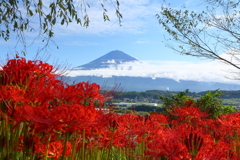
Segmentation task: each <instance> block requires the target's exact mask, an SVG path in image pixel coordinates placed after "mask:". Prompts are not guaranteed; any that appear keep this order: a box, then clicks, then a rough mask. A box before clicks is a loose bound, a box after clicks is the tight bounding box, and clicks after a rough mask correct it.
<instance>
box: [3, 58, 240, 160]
mask: <svg viewBox="0 0 240 160" xmlns="http://www.w3.org/2000/svg"><path fill="white" fill-rule="evenodd" d="M56 73H57V71H56V70H55V69H54V68H53V66H52V65H49V64H48V63H44V62H42V61H37V60H35V61H27V60H26V59H24V58H21V57H16V58H15V59H11V60H9V61H8V62H7V63H6V64H5V65H4V66H2V70H1V71H0V90H1V91H0V107H1V110H0V118H1V121H0V142H1V143H0V159H3V160H18V159H21V160H50V159H53V160H57V159H60V160H61V159H62V160H63V159H66V160H121V159H123V160H159V159H160V160H181V159H182V160H193V159H194V160H239V159H240V112H235V113H231V114H227V115H222V116H220V117H217V118H215V119H211V118H209V116H208V114H207V113H205V112H201V111H200V109H199V108H197V107H193V106H194V105H193V102H191V101H187V102H186V104H185V105H184V106H173V108H172V109H171V110H168V113H169V115H164V114H159V113H152V114H151V115H150V116H146V117H143V116H137V115H135V114H134V113H128V114H124V115H118V114H117V113H114V112H110V113H105V112H102V111H101V109H100V110H96V109H95V108H96V107H98V108H101V106H102V105H103V104H104V101H105V100H106V98H108V96H109V95H102V94H100V87H99V85H97V84H95V83H92V84H90V83H86V82H81V83H77V84H74V85H68V84H66V83H64V82H63V81H61V80H58V79H57V76H59V75H58V74H56Z"/></svg>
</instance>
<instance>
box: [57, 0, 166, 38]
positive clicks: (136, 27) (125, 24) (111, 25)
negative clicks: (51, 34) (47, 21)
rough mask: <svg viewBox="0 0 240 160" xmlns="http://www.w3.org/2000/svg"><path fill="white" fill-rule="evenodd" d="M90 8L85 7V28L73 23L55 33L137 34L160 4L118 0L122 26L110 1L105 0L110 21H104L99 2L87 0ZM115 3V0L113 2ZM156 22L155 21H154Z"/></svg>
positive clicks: (59, 26)
mask: <svg viewBox="0 0 240 160" xmlns="http://www.w3.org/2000/svg"><path fill="white" fill-rule="evenodd" d="M87 2H88V3H89V4H90V6H91V7H90V8H87V13H88V15H89V18H90V26H89V27H88V28H87V29H85V28H83V27H80V26H79V25H77V24H75V23H74V22H73V23H72V24H71V25H68V26H67V27H66V26H61V25H57V26H56V28H55V33H56V32H57V34H56V35H73V34H77V35H89V34H91V35H99V34H101V35H102V34H103V35H105V34H107V35H109V34H115V33H131V34H139V33H143V32H144V30H145V29H146V28H147V27H149V24H148V23H147V22H149V19H154V20H156V17H155V14H156V13H158V12H159V7H160V5H161V3H160V2H158V1H151V0H137V1H136V0H130V1H129V0H120V1H119V2H120V12H121V14H122V16H123V19H122V27H119V24H118V18H117V16H116V14H115V12H116V10H115V7H114V6H113V5H112V3H110V2H108V1H106V2H105V7H106V9H107V11H108V12H107V15H108V16H109V18H110V20H111V21H110V22H104V20H103V9H102V7H101V5H100V3H99V2H96V1H91V0H90V1H87ZM114 3H115V2H114ZM156 24H157V21H156Z"/></svg>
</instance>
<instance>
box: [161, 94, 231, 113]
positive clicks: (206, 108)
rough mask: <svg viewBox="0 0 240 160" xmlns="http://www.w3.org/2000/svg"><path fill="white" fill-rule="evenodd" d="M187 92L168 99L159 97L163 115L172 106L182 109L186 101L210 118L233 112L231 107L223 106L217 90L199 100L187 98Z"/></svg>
mask: <svg viewBox="0 0 240 160" xmlns="http://www.w3.org/2000/svg"><path fill="white" fill-rule="evenodd" d="M188 93H189V92H188V90H186V91H185V92H180V93H178V94H176V95H173V96H170V97H161V96H160V99H161V100H162V101H163V107H164V108H165V113H166V114H168V112H167V111H168V110H169V109H170V110H171V109H173V108H174V106H178V107H183V106H185V105H186V101H188V100H190V101H192V106H193V107H198V108H200V110H201V111H203V112H207V113H208V114H209V117H210V118H216V117H218V116H220V115H223V114H229V113H232V112H234V111H235V109H234V108H233V107H232V106H223V104H222V99H221V96H222V92H221V91H219V90H215V91H208V92H207V93H206V94H205V95H202V96H201V97H200V98H199V99H196V98H193V97H192V96H189V94H188Z"/></svg>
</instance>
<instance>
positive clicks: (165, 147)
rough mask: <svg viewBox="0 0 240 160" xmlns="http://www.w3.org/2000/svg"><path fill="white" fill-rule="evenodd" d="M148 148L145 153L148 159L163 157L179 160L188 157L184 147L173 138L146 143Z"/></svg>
mask: <svg viewBox="0 0 240 160" xmlns="http://www.w3.org/2000/svg"><path fill="white" fill-rule="evenodd" d="M148 148H149V149H150V150H147V151H145V155H147V156H149V158H150V159H154V158H156V159H159V158H164V157H165V158H166V159H169V160H170V159H171V160H179V159H184V158H187V157H188V155H187V153H186V151H185V148H184V146H183V145H182V144H181V142H180V141H179V140H178V139H175V138H173V137H168V138H167V137H166V139H165V138H158V139H155V140H153V141H152V142H150V143H148Z"/></svg>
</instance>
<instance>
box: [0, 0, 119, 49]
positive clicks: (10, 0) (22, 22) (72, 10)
mask: <svg viewBox="0 0 240 160" xmlns="http://www.w3.org/2000/svg"><path fill="white" fill-rule="evenodd" d="M107 1H109V2H110V3H112V4H113V7H115V10H116V16H117V17H118V20H119V24H120V25H121V19H122V15H121V13H120V10H119V6H120V4H119V1H118V0H114V1H113V0H106V1H98V3H99V5H101V6H102V9H103V20H104V21H110V19H109V17H108V15H107V9H106V8H105V5H104V3H106V2H107ZM88 8H90V5H89V3H88V2H87V0H81V1H79V2H77V1H74V0H52V1H43V0H1V1H0V38H3V39H4V40H5V41H8V40H9V38H10V36H11V34H12V33H16V36H17V40H18V41H19V42H21V43H22V44H23V46H24V48H26V41H25V34H26V32H31V33H38V36H37V37H36V39H41V41H42V42H44V43H46V46H47V45H48V44H49V42H50V41H51V40H52V38H53V36H54V30H53V27H54V26H55V25H57V24H60V25H69V24H70V23H72V22H75V23H77V24H79V26H83V27H88V26H89V23H90V19H89V16H88V13H87V9H88ZM33 23H34V24H33ZM24 51H26V50H24Z"/></svg>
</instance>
